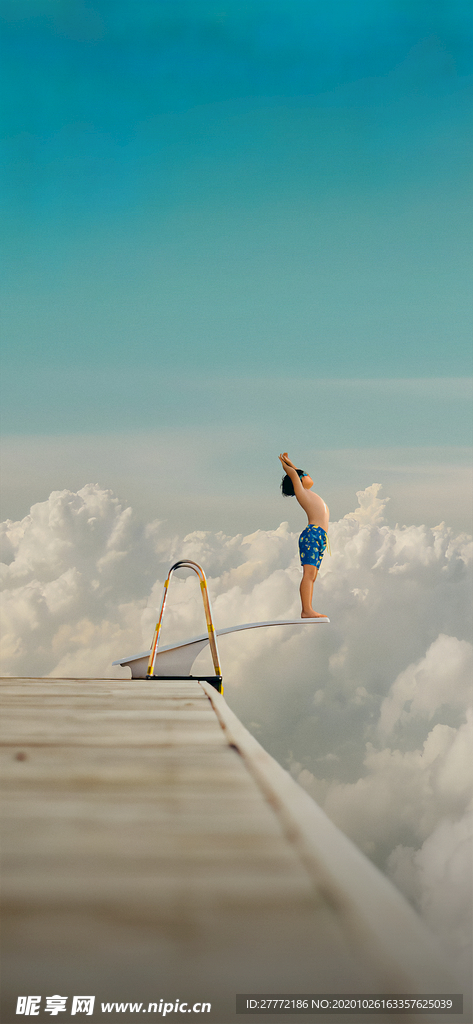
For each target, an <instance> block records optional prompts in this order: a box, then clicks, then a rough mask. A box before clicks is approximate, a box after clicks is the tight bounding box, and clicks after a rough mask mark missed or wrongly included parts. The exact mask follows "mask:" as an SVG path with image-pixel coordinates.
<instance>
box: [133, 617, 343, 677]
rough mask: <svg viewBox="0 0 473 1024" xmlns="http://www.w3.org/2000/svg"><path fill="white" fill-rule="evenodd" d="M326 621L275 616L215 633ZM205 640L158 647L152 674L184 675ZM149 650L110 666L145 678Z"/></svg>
mask: <svg viewBox="0 0 473 1024" xmlns="http://www.w3.org/2000/svg"><path fill="white" fill-rule="evenodd" d="M327 622H330V619H329V618H327V616H324V617H323V618H319V619H276V620H274V621H273V622H244V623H242V624H241V625H240V626H226V627H225V628H224V629H216V630H215V633H216V635H217V636H224V634H225V633H239V632H240V631H241V630H243V629H261V628H262V627H266V626H318V625H320V624H321V623H327ZM208 643H209V634H208V633H202V634H201V635H200V636H193V637H191V638H190V639H189V640H180V641H178V642H175V643H173V644H168V645H167V646H166V647H158V649H157V652H156V662H155V670H154V671H155V675H159V676H166V675H169V676H184V675H187V674H189V675H190V673H191V669H192V666H193V664H194V661H195V659H196V658H197V656H198V655H199V654H200V652H201V651H203V650H204V647H205V645H206V644H208ZM150 654H151V650H148V651H142V652H141V654H132V655H131V656H130V657H129V658H118V659H117V661H114V662H113V664H114V665H120V666H121V667H122V668H129V669H130V670H131V678H132V679H146V675H147V672H148V664H149V659H150Z"/></svg>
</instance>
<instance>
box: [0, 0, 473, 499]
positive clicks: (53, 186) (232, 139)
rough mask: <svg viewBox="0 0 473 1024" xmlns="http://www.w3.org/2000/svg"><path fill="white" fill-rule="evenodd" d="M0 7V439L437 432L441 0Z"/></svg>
mask: <svg viewBox="0 0 473 1024" xmlns="http://www.w3.org/2000/svg"><path fill="white" fill-rule="evenodd" d="M0 11H1V13H2V16H3V28H2V39H3V43H2V45H3V57H2V66H3V71H2V74H3V76H4V83H3V94H4V96H5V97H6V103H5V105H4V113H3V120H4V122H5V127H6V130H5V138H6V142H5V145H6V159H5V166H4V185H3V189H2V192H3V195H4V199H5V212H4V225H5V226H4V229H3V234H4V238H6V239H8V240H7V241H6V242H5V244H4V249H5V270H4V274H3V277H4V282H5V290H6V298H5V302H4V305H5V314H4V317H5V318H4V335H5V347H4V356H3V373H2V376H3V432H4V435H6V436H7V438H8V435H11V436H17V435H23V436H25V437H38V436H48V437H51V436H58V437H59V436H60V437H61V438H64V437H73V436H78V435H87V436H89V437H95V438H96V441H95V450H97V449H98V448H100V445H101V440H100V438H101V437H104V435H105V434H107V435H110V433H113V432H118V433H120V432H122V433H123V432H125V433H126V434H127V436H130V435H133V433H134V432H136V433H139V434H140V435H143V434H146V433H156V432H157V433H158V434H159V431H163V430H169V429H176V430H177V429H187V430H188V431H190V432H191V434H192V436H193V437H195V435H196V431H197V432H198V431H199V430H201V429H204V430H205V431H206V432H207V433H206V437H208V436H209V437H212V434H214V435H215V437H217V435H218V434H219V433H221V431H222V429H223V428H224V427H225V429H228V430H229V431H230V433H231V435H232V440H231V444H230V447H229V449H228V452H230V448H231V450H232V452H233V453H234V455H235V453H236V455H235V457H237V455H238V453H239V450H240V443H241V444H242V445H243V446H245V445H247V441H246V440H245V438H246V437H247V436H248V431H249V432H250V434H251V435H252V436H253V437H254V438H255V439H257V440H258V443H260V444H261V453H262V457H264V459H267V458H269V457H270V451H271V450H272V449H271V446H272V444H274V448H275V449H276V450H280V448H281V447H288V446H289V445H291V446H292V448H293V449H294V446H295V447H296V451H299V452H302V455H304V454H306V457H307V455H308V454H309V452H310V453H312V451H314V450H315V451H317V450H320V449H321V448H323V449H324V450H329V449H337V450H339V449H344V450H345V449H350V448H352V449H362V448H363V449H366V448H368V447H370V445H371V446H372V447H374V448H378V449H379V448H380V447H381V448H383V450H385V451H388V450H389V449H390V448H394V447H397V448H399V446H401V447H402V448H403V449H404V448H407V447H409V446H413V447H415V448H416V449H419V448H421V447H423V446H424V447H428V448H429V449H432V447H435V446H438V448H439V452H440V449H442V451H443V452H444V451H445V447H446V446H450V448H451V447H452V446H453V447H458V448H459V449H461V450H462V451H463V450H464V446H465V445H467V444H468V443H469V441H470V431H469V414H468V391H467V390H466V389H465V383H464V379H465V377H466V376H467V375H470V374H471V361H470V347H471V327H470V323H471V309H470V308H469V304H468V299H467V296H468V285H469V277H470V266H471V264H470V262H469V260H470V259H471V257H470V256H469V249H468V245H469V240H470V237H471V233H470V231H469V226H468V216H469V212H470V209H471V201H469V189H471V184H470V181H471V155H470V154H469V153H468V145H469V144H470V146H471V137H472V136H471V100H470V97H469V93H468V85H469V83H470V82H471V9H470V5H469V3H464V2H462V0H456V2H455V0H454V2H443V0H425V2H424V0H402V2H401V0H358V2H356V3H355V2H353V0H337V3H336V4H327V3H325V2H322V0H320V2H319V0H310V2H309V0H308V2H306V0H291V2H286V0H249V2H242V0H231V2H228V3H226V2H224V0H223V2H220V3H219V2H215V3H214V2H212V3H211V2H201V0H192V2H184V0H177V2H175V0H172V2H171V0H164V2H163V0H146V2H143V0H134V2H131V0H114V2H113V3H110V2H105V0H102V2H100V0H90V2H89V3H82V2H79V0H68V2H67V3H66V2H65V0H48V2H42V0H35V3H34V4H31V3H30V2H29V0H2V2H1V4H0ZM445 378H448V382H447V381H446V380H445ZM366 381H371V384H367V383H366ZM413 381H415V383H413ZM375 382H380V383H379V384H378V383H375ZM402 382H405V383H404V384H403V383H402ZM278 432H279V434H280V435H281V436H278ZM283 435H284V436H283ZM273 439H274V440H273ZM7 443H8V442H7ZM61 443H62V442H61ZM185 449H186V445H185V443H183V453H182V457H183V459H185V454H186V451H185ZM45 450H46V449H45ZM228 452H227V454H228ZM246 457H248V456H246ZM222 458H223V456H222ZM439 458H440V460H442V459H443V458H444V456H443V455H442V456H441V455H439ZM462 458H463V456H462ZM47 461H48V460H47V459H46V457H45V473H46V476H45V485H46V477H47V480H48V481H49V480H50V477H49V476H47V472H46V470H47V465H46V463H47ZM250 461H251V457H250ZM385 461H386V460H385ZM450 461H451V460H450ZM103 467H104V474H105V475H106V455H105V448H104V456H103ZM91 468H92V467H91ZM95 468H96V469H97V472H99V471H100V464H99V463H97V465H96V464H95V463H94V469H95ZM217 469H218V467H217ZM84 471H86V467H85V468H84ZM236 471H237V470H236ZM66 475H67V474H66ZM64 479H65V477H64ZM83 482H84V481H83ZM370 482H372V481H371V480H366V479H363V480H360V487H361V486H366V485H367V484H368V483H370ZM54 483H55V485H56V486H58V487H60V486H61V480H60V477H58V476H56V477H55V478H54V481H53V484H54ZM64 485H65V484H64ZM48 486H49V483H48ZM78 486H80V483H78ZM136 486H137V487H138V488H139V484H138V483H137V484H136ZM255 488H256V489H257V485H256V483H255ZM250 489H251V487H250ZM255 493H256V492H255ZM131 497H132V496H131ZM22 500H23V499H22ZM14 504H15V502H14ZM15 508H16V506H15Z"/></svg>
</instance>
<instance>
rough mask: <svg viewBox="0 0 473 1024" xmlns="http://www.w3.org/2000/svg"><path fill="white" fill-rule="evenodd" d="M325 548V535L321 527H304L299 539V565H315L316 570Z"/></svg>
mask: <svg viewBox="0 0 473 1024" xmlns="http://www.w3.org/2000/svg"><path fill="white" fill-rule="evenodd" d="M326 547H327V534H326V532H325V530H323V529H322V527H321V526H306V528H305V530H303V531H302V533H301V535H300V537H299V553H300V556H301V565H315V568H316V569H318V568H319V566H320V563H321V561H322V558H323V557H324V551H325V548H326Z"/></svg>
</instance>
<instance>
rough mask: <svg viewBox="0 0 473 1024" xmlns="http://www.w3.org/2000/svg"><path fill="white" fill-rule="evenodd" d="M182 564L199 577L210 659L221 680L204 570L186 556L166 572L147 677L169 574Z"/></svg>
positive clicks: (155, 646)
mask: <svg viewBox="0 0 473 1024" xmlns="http://www.w3.org/2000/svg"><path fill="white" fill-rule="evenodd" d="M182 566H185V567H186V568H188V569H192V570H193V571H194V572H195V574H196V575H197V576H198V577H199V579H200V589H201V591H202V600H203V602H204V611H205V620H206V623H207V632H208V634H209V644H210V650H211V652H212V661H213V663H214V669H215V676H216V679H219V680H220V681H221V678H222V672H221V669H220V659H219V654H218V648H217V637H216V634H215V628H214V624H213V619H212V610H211V607H210V598H209V593H208V589H207V579H206V576H205V572H204V570H203V568H202V566H201V565H199V564H198V563H197V562H192V561H190V559H187V558H185V559H183V560H182V561H180V562H175V563H174V565H171V568H170V570H169V572H168V574H167V577H166V579H165V581H164V590H163V599H162V602H161V611H160V613H159V619H158V621H157V623H156V629H155V631H154V636H153V642H152V644H151V654H150V659H149V664H148V677H154V665H155V661H156V654H157V649H158V643H159V634H160V632H161V625H162V621H163V614H164V608H165V605H166V598H167V595H168V589H169V583H170V581H171V576H172V574H173V572H174V571H175V570H176V569H180V568H181V567H182ZM219 688H220V687H219Z"/></svg>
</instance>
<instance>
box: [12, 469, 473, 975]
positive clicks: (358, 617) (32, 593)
mask: <svg viewBox="0 0 473 1024" xmlns="http://www.w3.org/2000/svg"><path fill="white" fill-rule="evenodd" d="M380 490H381V488H380V486H379V485H378V484H373V485H372V486H371V487H368V488H367V489H366V490H365V491H360V492H358V494H357V497H358V507H357V508H356V509H355V510H354V511H353V512H350V513H349V514H348V515H346V516H345V517H344V518H342V519H340V520H339V521H338V522H334V523H332V525H331V528H330V539H331V547H332V556H331V557H330V556H329V555H326V556H325V558H324V561H323V563H322V567H321V571H320V573H319V577H318V580H317V583H316V587H315V595H314V597H315V600H314V606H315V607H316V608H317V610H319V611H322V612H324V613H326V614H328V615H329V616H330V619H331V624H330V626H320V627H319V628H317V629H316V630H314V629H310V630H309V629H308V630H307V631H305V630H303V629H301V628H298V627H294V629H293V630H291V629H290V628H285V629H281V630H278V629H273V630H267V631H249V632H248V633H244V634H236V635H233V636H232V635H229V636H226V637H222V638H221V641H220V654H221V660H222V663H223V668H224V675H225V686H226V690H225V693H226V697H227V700H228V702H229V703H230V705H231V706H232V707H233V708H234V710H235V711H236V712H237V714H238V715H239V716H240V717H241V718H242V720H243V721H244V722H245V723H246V724H247V725H248V727H249V728H250V729H251V730H252V731H253V732H254V733H255V735H257V736H258V738H259V739H260V740H261V742H262V743H263V745H264V746H265V747H266V748H267V749H268V750H269V751H270V752H271V753H272V754H273V755H274V756H275V757H276V758H277V759H278V760H279V761H280V763H281V764H283V765H284V767H286V768H288V769H289V770H290V771H291V772H292V774H293V775H294V776H295V777H296V778H297V779H298V780H299V782H300V783H301V784H302V785H303V786H304V787H305V788H306V789H307V790H308V791H309V792H310V793H311V794H312V795H313V796H314V797H315V799H316V800H317V801H318V802H319V803H320V804H321V805H322V806H323V807H324V809H325V811H326V812H327V814H328V815H329V816H330V817H331V818H332V819H333V821H335V823H336V824H337V825H338V826H339V827H340V828H342V829H343V831H345V832H346V833H347V834H348V835H349V836H350V837H351V838H352V839H353V840H354V841H355V842H356V843H357V844H358V845H359V846H360V847H361V849H362V850H363V851H364V852H365V853H366V854H367V855H368V856H369V857H371V858H372V859H373V860H374V861H375V862H376V863H377V864H378V865H379V866H380V867H381V868H382V869H383V870H384V871H386V872H387V873H388V875H389V876H390V877H391V878H392V880H393V881H394V882H395V884H396V885H397V886H398V887H399V888H400V889H401V890H402V891H403V892H404V893H405V895H406V896H407V897H408V899H410V900H411V902H412V903H413V904H414V905H415V906H416V907H417V909H418V910H419V912H420V913H421V914H422V916H423V917H424V919H425V921H426V922H427V924H428V925H429V927H430V928H431V929H432V930H433V931H435V932H436V933H437V935H438V937H439V939H440V941H441V942H442V943H443V945H444V948H445V952H446V956H447V957H448V958H450V957H451V955H452V953H453V955H454V958H455V960H456V963H457V964H459V965H460V968H461V970H462V972H463V976H464V978H465V979H466V977H467V972H468V969H469V964H470V956H471V953H470V952H469V938H470V930H471V909H469V907H468V898H467V892H468V887H469V881H470V863H471V852H469V842H470V837H471V817H472V796H471V775H470V770H469V762H468V750H471V741H472V733H473V711H472V710H471V695H470V694H471V691H470V687H471V678H472V666H473V660H472V655H473V648H472V644H471V636H470V635H469V624H470V608H469V605H470V596H471V564H472V561H473V549H472V542H471V538H470V537H468V536H467V535H465V534H460V535H454V533H453V531H452V530H451V529H450V528H449V527H447V526H446V525H445V524H444V523H442V524H440V525H439V526H437V527H436V528H434V529H428V528H426V527H424V526H410V527H409V526H407V527H402V528H401V527H398V526H396V527H394V528H393V527H390V526H388V525H386V523H385V521H384V508H385V504H386V501H387V500H388V499H383V498H382V497H380ZM302 525H303V524H302V523H301V527H302ZM0 545H1V548H0V550H1V554H0V557H1V560H2V565H1V576H2V584H3V591H2V596H1V600H2V606H1V616H2V642H1V667H2V674H3V675H19V676H47V675H50V676H56V677H61V676H78V677H80V676H96V677H101V676H110V675H112V674H113V672H114V670H112V669H111V662H112V661H113V660H114V659H115V658H117V657H119V656H123V655H127V654H131V653H133V652H138V651H139V650H142V649H145V648H147V647H148V646H149V644H150V641H151V635H152V632H153V626H154V623H155V621H156V609H157V607H159V603H160V598H161V592H162V584H163V579H164V577H165V574H166V572H167V569H168V568H169V565H170V564H172V562H173V561H175V560H176V559H178V558H180V557H188V558H192V559H194V560H195V561H197V562H200V563H201V564H202V565H203V566H204V569H205V571H206V573H207V577H208V579H209V589H210V594H211V599H212V605H213V611H214V618H215V621H216V624H217V625H218V626H227V625H232V624H236V623H239V622H251V621H261V620H264V619H266V618H268V619H278V618H284V617H286V616H291V617H292V616H294V617H296V616H298V615H299V596H298V584H299V580H300V568H299V565H298V557H297V534H295V533H293V532H291V531H290V529H289V527H288V524H287V523H282V524H281V525H280V526H279V527H278V529H276V530H267V531H265V530H258V531H256V532H255V533H253V534H251V535H249V536H242V535H237V536H226V535H224V534H223V533H211V532H209V531H197V532H194V533H190V534H187V535H186V536H184V537H180V536H179V535H178V534H177V533H173V532H172V530H171V529H170V527H169V524H168V523H164V522H159V521H158V520H156V521H153V522H151V523H145V522H143V521H142V520H141V519H140V518H139V517H138V516H137V515H135V514H134V512H133V510H132V509H131V508H126V507H123V506H122V504H121V503H120V501H119V500H118V498H116V497H115V496H114V495H113V493H112V492H111V491H108V490H104V489H102V488H101V487H99V486H98V485H87V486H86V487H83V488H82V489H81V490H79V491H77V492H72V491H67V490H64V491H54V492H53V493H52V494H51V495H50V497H49V499H48V501H45V502H41V503H38V504H36V505H33V506H32V508H31V511H30V514H29V515H28V516H26V517H25V518H24V519H23V520H21V521H20V522H12V521H10V520H8V521H7V522H5V523H3V524H2V526H1V528H0ZM203 628H204V623H203V612H202V607H201V602H200V597H199V592H198V589H197V584H196V580H195V579H194V578H193V577H188V578H182V579H175V580H174V581H173V584H172V587H171V590H170V596H169V599H168V607H167V610H166V618H165V623H164V627H163V636H162V643H166V642H167V641H170V640H172V639H174V638H184V637H186V636H192V635H194V634H196V633H199V632H201V631H202V629H203ZM200 658H201V659H202V660H204V659H205V658H208V655H207V654H205V653H204V654H203V655H201V656H200ZM116 674H119V675H124V674H126V673H125V672H124V671H123V670H118V671H117V672H116ZM465 983H466V982H465Z"/></svg>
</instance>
